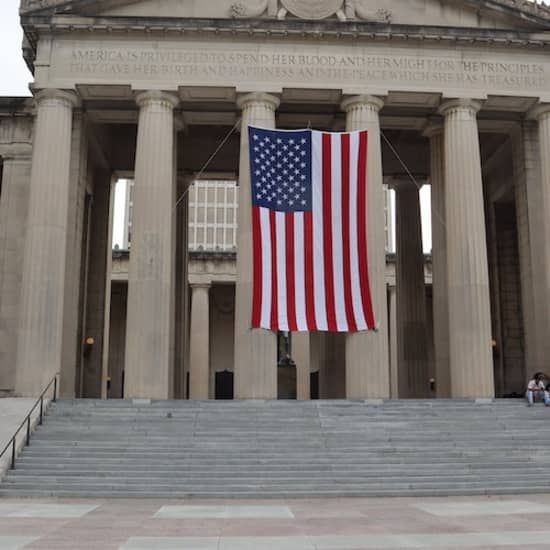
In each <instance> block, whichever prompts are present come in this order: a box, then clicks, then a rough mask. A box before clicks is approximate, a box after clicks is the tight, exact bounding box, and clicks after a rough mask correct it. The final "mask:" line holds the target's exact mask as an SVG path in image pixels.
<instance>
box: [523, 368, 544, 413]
mask: <svg viewBox="0 0 550 550" xmlns="http://www.w3.org/2000/svg"><path fill="white" fill-rule="evenodd" d="M544 378H545V375H544V373H542V372H536V373H535V374H534V375H533V378H532V379H531V380H529V383H528V384H527V392H526V394H525V396H526V397H527V404H528V405H529V407H531V406H532V405H533V404H534V403H535V401H543V402H544V404H545V405H546V406H547V407H549V406H550V393H549V392H548V391H546V387H545V385H544Z"/></svg>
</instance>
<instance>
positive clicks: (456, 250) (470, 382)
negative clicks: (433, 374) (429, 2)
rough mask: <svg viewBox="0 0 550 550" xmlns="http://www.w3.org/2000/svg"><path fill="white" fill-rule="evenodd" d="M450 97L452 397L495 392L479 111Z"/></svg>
mask: <svg viewBox="0 0 550 550" xmlns="http://www.w3.org/2000/svg"><path fill="white" fill-rule="evenodd" d="M480 107H481V105H480V103H479V102H476V101H472V100H452V101H447V102H445V103H444V104H443V105H442V107H441V113H442V114H443V115H444V117H445V134H444V135H445V138H444V139H445V150H444V155H445V213H446V224H447V266H448V273H447V281H448V295H449V335H450V340H449V359H450V372H451V396H452V397H455V398H473V397H492V396H494V375H493V360H492V353H491V308H490V294H489V275H488V265H487V244H486V231H485V214H484V202H483V187H482V178H481V158H480V150H479V135H478V128H477V118H476V116H477V112H478V110H479V109H480Z"/></svg>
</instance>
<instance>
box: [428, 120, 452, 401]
mask: <svg viewBox="0 0 550 550" xmlns="http://www.w3.org/2000/svg"><path fill="white" fill-rule="evenodd" d="M428 135H429V137H430V184H431V192H432V193H431V201H432V205H431V206H432V296H433V298H432V300H433V317H434V328H433V332H434V335H433V336H434V355H435V382H436V392H437V397H440V398H445V397H450V396H451V375H450V372H449V303H448V296H447V239H446V223H445V159H444V138H443V126H441V127H438V128H433V129H432V130H431V132H430V133H429V134H428Z"/></svg>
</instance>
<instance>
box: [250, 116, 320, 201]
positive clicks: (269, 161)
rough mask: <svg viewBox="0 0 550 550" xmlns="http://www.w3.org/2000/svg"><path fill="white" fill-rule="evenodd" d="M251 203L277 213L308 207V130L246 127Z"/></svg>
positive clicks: (309, 195)
mask: <svg viewBox="0 0 550 550" xmlns="http://www.w3.org/2000/svg"><path fill="white" fill-rule="evenodd" d="M248 137H249V146H250V173H251V176H252V177H251V180H252V204H253V205H254V206H263V207H264V208H270V209H271V210H277V211H279V212H306V211H309V210H311V208H312V201H311V195H312V191H311V188H312V185H311V131H309V130H299V131H293V132H281V131H277V130H264V129H261V128H254V127H252V126H249V128H248Z"/></svg>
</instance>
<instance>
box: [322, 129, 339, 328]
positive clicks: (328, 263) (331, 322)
mask: <svg viewBox="0 0 550 550" xmlns="http://www.w3.org/2000/svg"><path fill="white" fill-rule="evenodd" d="M331 140H332V137H331V135H330V134H323V160H322V162H323V169H322V172H323V251H324V261H325V304H326V309H327V325H328V330H329V331H330V332H336V331H337V330H338V326H337V323H336V310H335V306H334V270H333V265H332V195H331V194H332V143H331Z"/></svg>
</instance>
